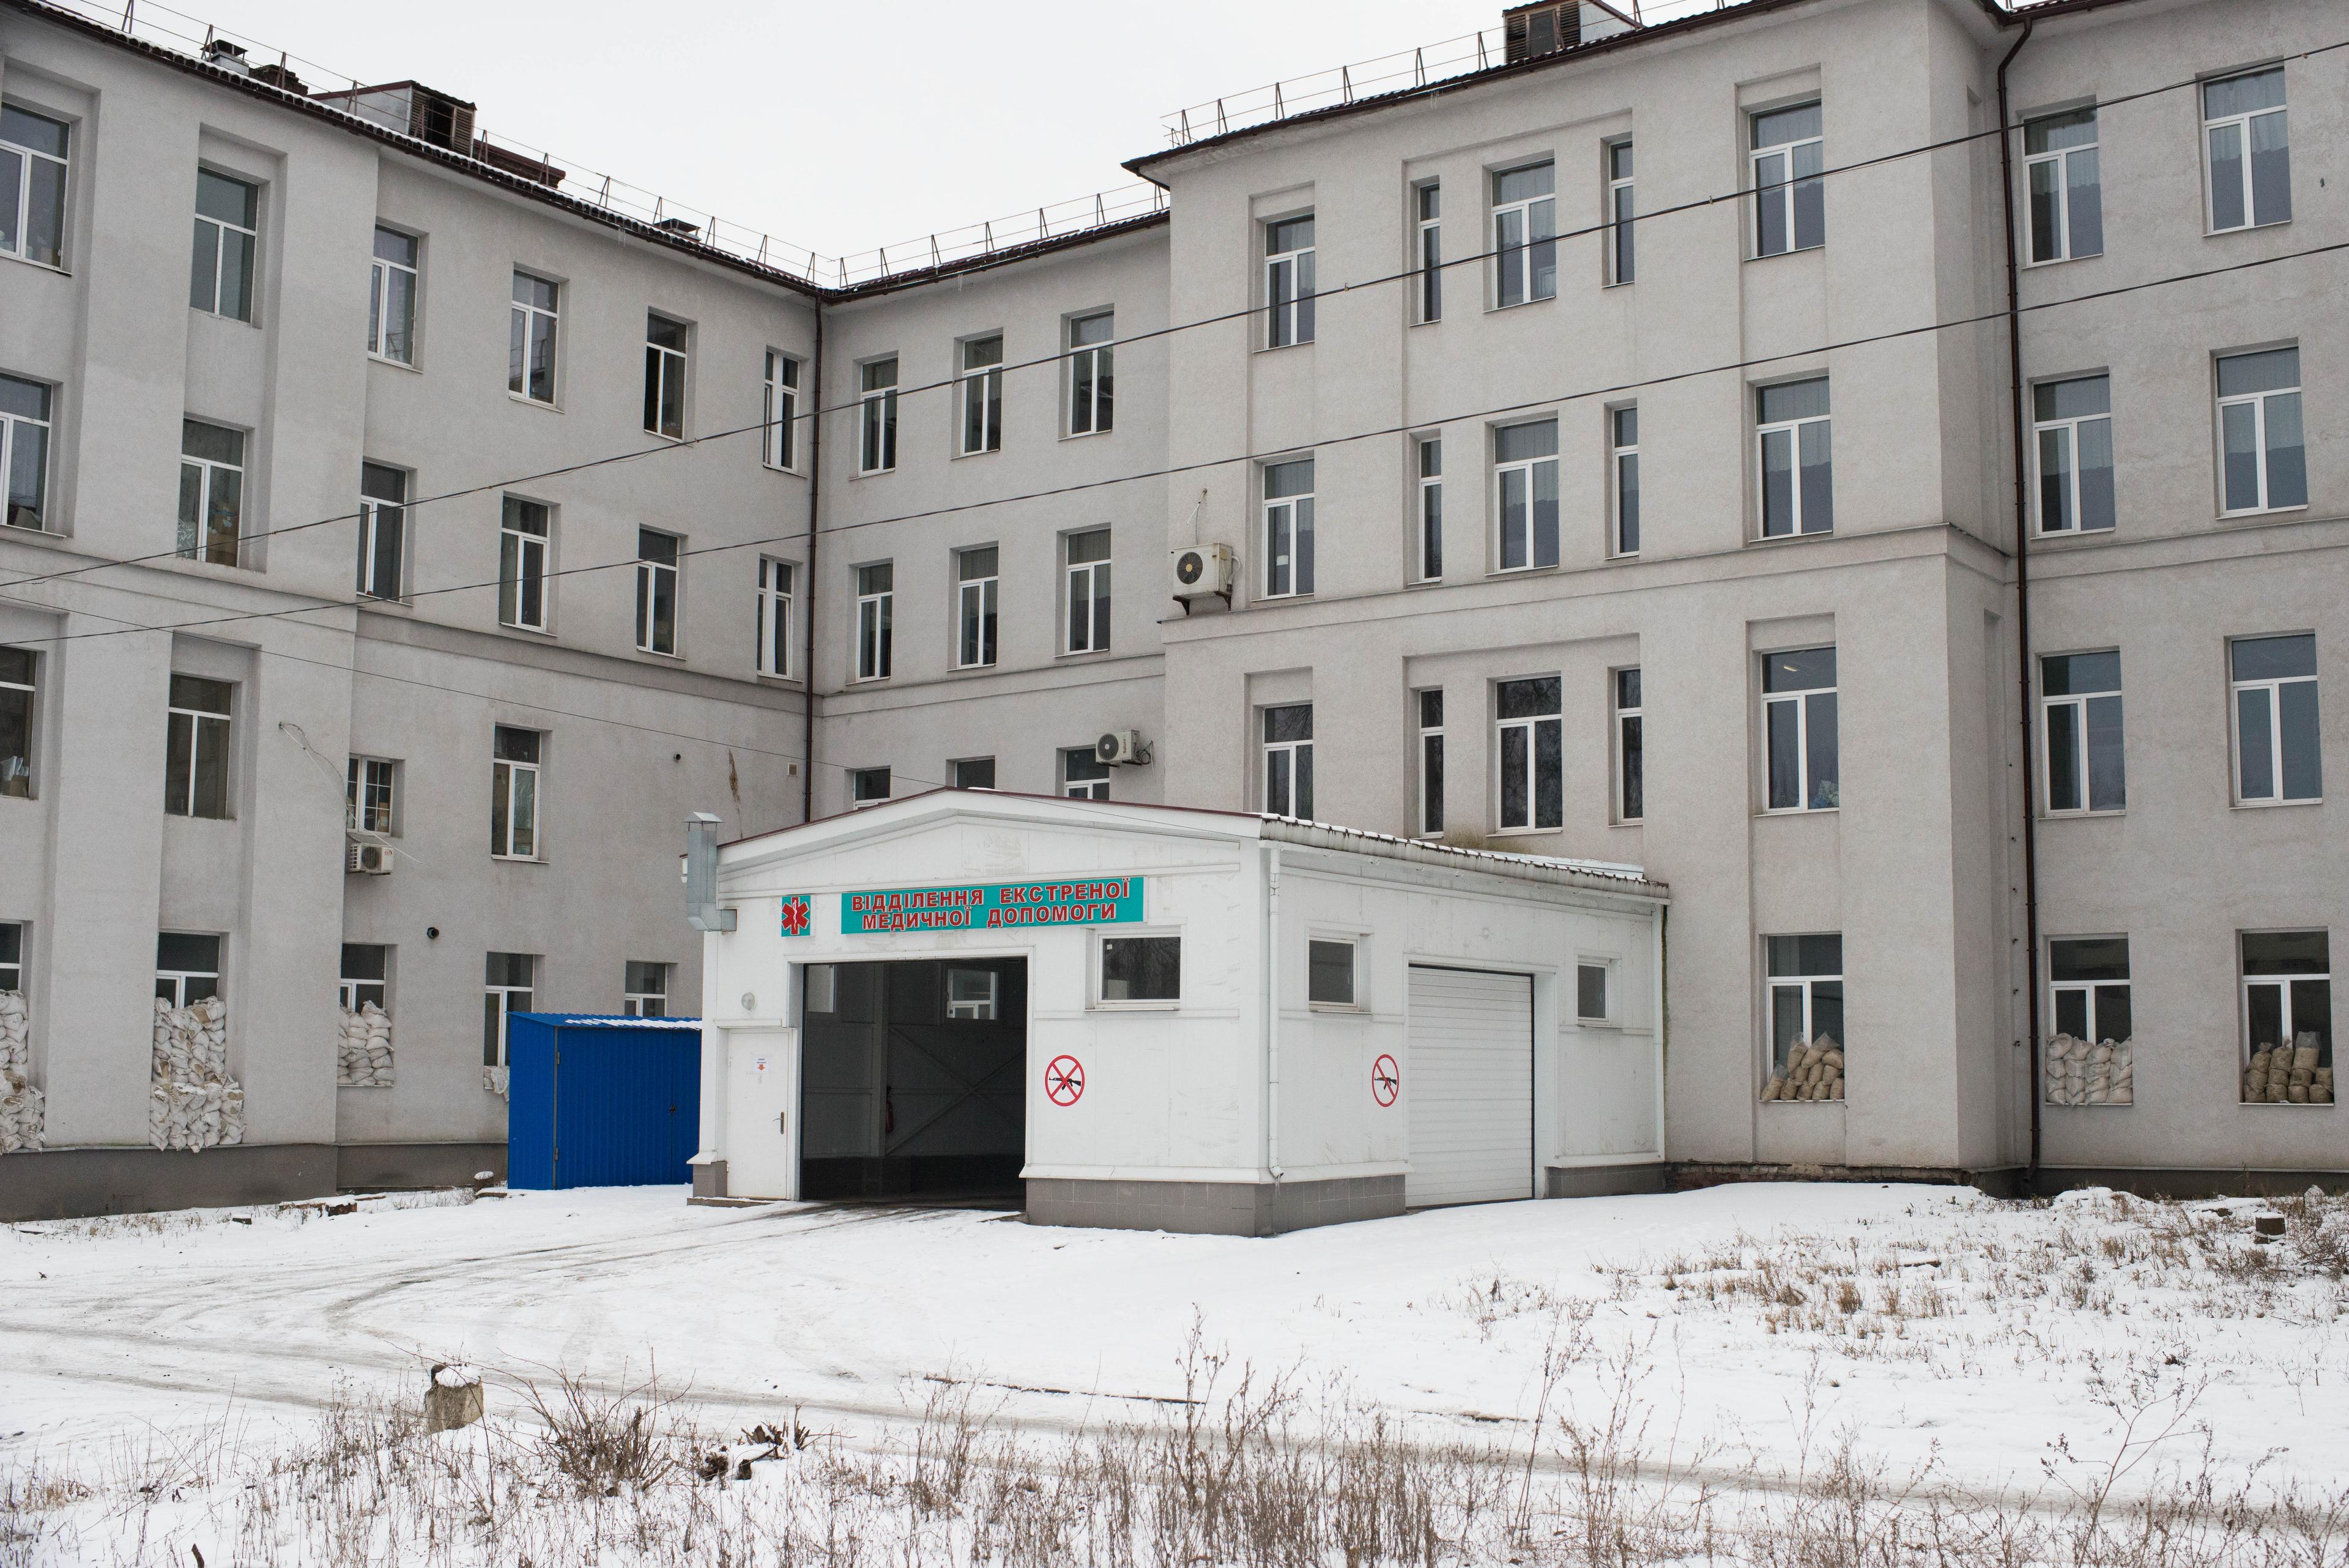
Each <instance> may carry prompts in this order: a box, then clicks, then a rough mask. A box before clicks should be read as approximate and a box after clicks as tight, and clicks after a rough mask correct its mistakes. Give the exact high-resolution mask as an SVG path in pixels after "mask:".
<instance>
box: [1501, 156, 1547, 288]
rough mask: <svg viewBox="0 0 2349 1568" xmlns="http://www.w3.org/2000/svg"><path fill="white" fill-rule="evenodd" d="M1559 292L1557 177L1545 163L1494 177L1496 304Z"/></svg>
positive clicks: (1503, 172)
mask: <svg viewBox="0 0 2349 1568" xmlns="http://www.w3.org/2000/svg"><path fill="white" fill-rule="evenodd" d="M1556 294H1557V173H1556V171H1555V170H1554V168H1553V167H1552V166H1551V165H1550V164H1549V163H1548V162H1547V161H1543V162H1540V163H1529V164H1527V165H1526V166H1525V167H1524V168H1522V169H1506V170H1501V171H1496V172H1495V174H1494V176H1493V303H1494V304H1495V306H1511V305H1524V304H1526V303H1527V302H1528V301H1530V300H1536V299H1548V298H1550V297H1552V296H1555V295H1556Z"/></svg>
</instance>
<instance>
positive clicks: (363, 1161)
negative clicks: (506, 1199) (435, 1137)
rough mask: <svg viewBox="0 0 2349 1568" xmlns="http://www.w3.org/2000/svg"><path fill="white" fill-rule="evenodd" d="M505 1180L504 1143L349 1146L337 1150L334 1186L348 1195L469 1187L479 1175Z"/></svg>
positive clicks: (348, 1144) (368, 1144)
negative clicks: (488, 1174) (487, 1173)
mask: <svg viewBox="0 0 2349 1568" xmlns="http://www.w3.org/2000/svg"><path fill="white" fill-rule="evenodd" d="M485 1170H486V1171H488V1172H489V1173H490V1179H491V1180H492V1181H503V1180H504V1179H506V1146H505V1145H503V1144H502V1143H347V1144H342V1145H339V1146H338V1147H336V1150H335V1185H336V1187H339V1188H341V1189H343V1190H344V1191H346V1192H361V1191H365V1192H397V1191H402V1190H406V1189H416V1188H425V1187H472V1186H475V1185H477V1183H476V1182H475V1180H474V1179H475V1178H476V1177H478V1176H480V1175H481V1172H483V1171H485Z"/></svg>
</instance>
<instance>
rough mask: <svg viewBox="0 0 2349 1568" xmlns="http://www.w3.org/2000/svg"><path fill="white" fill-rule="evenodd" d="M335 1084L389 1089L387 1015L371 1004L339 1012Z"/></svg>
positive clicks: (346, 1086) (389, 1061)
mask: <svg viewBox="0 0 2349 1568" xmlns="http://www.w3.org/2000/svg"><path fill="white" fill-rule="evenodd" d="M342 1014H343V1020H342V1027H341V1030H340V1032H339V1033H338V1034H337V1036H336V1073H335V1082H336V1084H338V1085H341V1086H342V1087H344V1088H347V1089H388V1088H389V1087H391V1014H390V1013H388V1012H385V1011H384V1010H383V1009H382V1008H380V1007H378V1006H377V1005H376V1004H375V1003H374V1002H360V1003H359V1005H358V1011H357V1012H353V1011H352V1010H351V1009H349V1008H347V1007H346V1008H344V1009H343V1010H342Z"/></svg>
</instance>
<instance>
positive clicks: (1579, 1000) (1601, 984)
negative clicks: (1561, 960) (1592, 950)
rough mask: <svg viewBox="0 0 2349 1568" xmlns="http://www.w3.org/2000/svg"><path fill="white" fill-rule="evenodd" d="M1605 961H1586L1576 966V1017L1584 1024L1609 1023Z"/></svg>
mask: <svg viewBox="0 0 2349 1568" xmlns="http://www.w3.org/2000/svg"><path fill="white" fill-rule="evenodd" d="M1613 967H1614V966H1613V965H1612V964H1609V963H1608V962H1606V961H1604V960H1599V961H1592V960H1589V959H1584V960H1582V961H1579V962H1578V963H1577V964H1576V965H1575V966H1574V1016H1575V1018H1576V1019H1577V1020H1578V1022H1580V1023H1606V1022H1607V1016H1608V1014H1607V971H1609V970H1610V969H1612V968H1613Z"/></svg>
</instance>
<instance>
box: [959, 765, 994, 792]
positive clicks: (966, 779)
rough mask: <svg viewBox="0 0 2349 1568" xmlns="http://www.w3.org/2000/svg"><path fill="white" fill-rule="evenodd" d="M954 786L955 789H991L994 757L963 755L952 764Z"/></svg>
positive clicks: (992, 785)
mask: <svg viewBox="0 0 2349 1568" xmlns="http://www.w3.org/2000/svg"><path fill="white" fill-rule="evenodd" d="M954 786H955V788H957V789H993V788H994V787H995V759H994V758H993V757H964V758H962V759H961V760H959V761H958V762H957V763H955V764H954Z"/></svg>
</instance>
